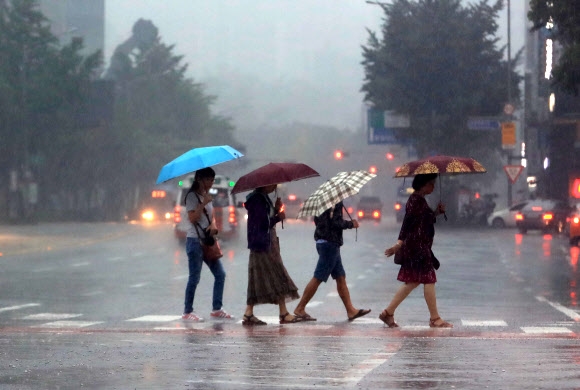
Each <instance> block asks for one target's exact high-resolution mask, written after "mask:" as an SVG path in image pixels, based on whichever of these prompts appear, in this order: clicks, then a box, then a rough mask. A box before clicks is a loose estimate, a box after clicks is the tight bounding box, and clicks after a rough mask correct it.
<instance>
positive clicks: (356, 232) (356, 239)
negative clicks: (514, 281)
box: [342, 204, 358, 241]
mask: <svg viewBox="0 0 580 390" xmlns="http://www.w3.org/2000/svg"><path fill="white" fill-rule="evenodd" d="M342 208H343V209H344V211H346V215H348V217H349V218H350V220H351V221H352V217H351V216H350V213H349V212H348V210H347V209H346V206H345V205H344V204H343V205H342ZM354 240H355V241H358V228H355V229H354Z"/></svg>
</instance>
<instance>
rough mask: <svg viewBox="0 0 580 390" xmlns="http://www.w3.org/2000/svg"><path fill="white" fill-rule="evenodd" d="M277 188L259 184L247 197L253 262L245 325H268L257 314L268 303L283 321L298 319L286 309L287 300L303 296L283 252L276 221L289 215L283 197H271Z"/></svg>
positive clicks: (289, 322)
mask: <svg viewBox="0 0 580 390" xmlns="http://www.w3.org/2000/svg"><path fill="white" fill-rule="evenodd" d="M276 187H277V185H276V184H273V185H269V186H265V187H260V188H257V189H256V190H254V191H253V192H252V193H250V194H249V195H248V196H247V197H246V203H245V207H246V210H248V248H249V249H250V261H249V264H248V295H247V301H246V304H247V306H246V311H245V313H244V319H243V321H242V324H244V325H247V326H252V325H266V323H265V322H264V321H262V320H260V319H258V318H257V317H256V316H254V306H255V305H260V304H266V303H269V304H274V305H278V308H279V311H280V313H279V314H280V323H281V324H292V323H296V322H299V319H297V318H296V317H295V316H294V315H292V314H290V313H289V312H288V309H287V308H286V302H289V301H292V300H295V299H298V298H300V295H298V288H297V287H296V285H295V284H294V281H292V278H291V277H290V275H289V274H288V271H286V267H284V263H283V262H282V256H281V255H280V244H279V241H278V236H277V234H276V224H277V223H278V222H281V221H283V220H284V219H285V218H286V215H285V214H284V211H281V210H280V206H281V204H282V203H281V201H280V198H278V199H277V200H276V204H275V205H274V204H272V200H271V199H270V197H269V196H268V194H270V193H272V192H274V190H276Z"/></svg>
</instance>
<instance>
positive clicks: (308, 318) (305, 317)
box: [294, 313, 316, 321]
mask: <svg viewBox="0 0 580 390" xmlns="http://www.w3.org/2000/svg"><path fill="white" fill-rule="evenodd" d="M294 317H296V318H299V319H300V321H316V318H314V317H312V316H311V315H310V314H308V313H304V314H296V313H294Z"/></svg>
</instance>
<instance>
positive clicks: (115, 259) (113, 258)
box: [107, 256, 125, 261]
mask: <svg viewBox="0 0 580 390" xmlns="http://www.w3.org/2000/svg"><path fill="white" fill-rule="evenodd" d="M107 260H108V261H121V260H125V258H124V257H121V256H115V257H109V258H108V259H107Z"/></svg>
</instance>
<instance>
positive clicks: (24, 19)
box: [0, 0, 101, 194]
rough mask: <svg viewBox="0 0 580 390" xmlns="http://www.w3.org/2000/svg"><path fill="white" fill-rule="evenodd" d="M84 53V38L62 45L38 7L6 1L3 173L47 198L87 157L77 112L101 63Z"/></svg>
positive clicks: (1, 38) (0, 132) (1, 24)
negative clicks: (35, 185)
mask: <svg viewBox="0 0 580 390" xmlns="http://www.w3.org/2000/svg"><path fill="white" fill-rule="evenodd" d="M82 48H83V43H82V40H81V39H78V38H76V39H72V40H71V42H70V43H69V44H67V45H64V46H61V45H60V44H59V41H58V39H57V37H55V36H54V35H53V34H52V33H51V31H50V24H49V21H48V20H47V19H46V18H45V17H44V15H43V14H42V13H41V12H40V11H39V9H38V3H37V1H35V0H18V1H16V0H0V138H1V139H2V140H3V142H2V143H1V144H0V149H1V150H0V152H1V153H0V172H2V175H8V172H9V171H13V172H16V173H17V174H18V178H19V182H20V180H21V179H22V178H23V177H27V178H34V179H35V180H37V181H38V182H39V184H40V186H41V188H43V190H44V191H43V192H44V193H45V194H46V193H51V192H54V191H55V190H56V189H57V188H59V189H62V187H61V184H63V185H65V186H66V182H64V183H63V182H61V181H60V180H59V177H58V176H59V175H63V176H67V175H68V174H70V173H71V172H73V171H75V169H77V167H74V166H71V165H69V164H68V163H67V162H68V161H70V158H71V156H74V155H78V154H82V153H83V147H82V146H83V144H82V142H81V143H79V142H76V141H74V140H75V139H78V138H79V132H78V131H76V130H77V129H78V127H79V126H78V123H76V121H75V118H76V116H75V111H76V110H77V109H78V107H79V104H82V103H83V102H85V101H86V98H87V94H86V91H88V85H89V84H90V80H91V78H92V77H94V76H95V70H96V69H97V68H98V66H99V65H100V61H101V57H100V53H99V52H97V53H94V54H92V55H90V56H87V57H83V56H82V55H81V54H80V52H81V50H82ZM55 168H58V169H55ZM77 172H78V171H77ZM4 177H6V176H4ZM2 182H3V183H6V182H7V181H6V180H2Z"/></svg>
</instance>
